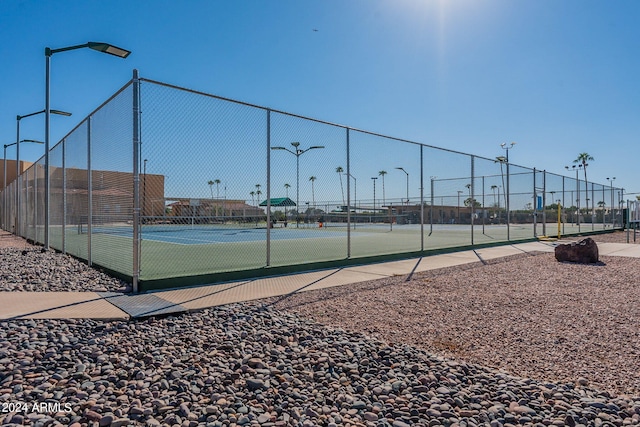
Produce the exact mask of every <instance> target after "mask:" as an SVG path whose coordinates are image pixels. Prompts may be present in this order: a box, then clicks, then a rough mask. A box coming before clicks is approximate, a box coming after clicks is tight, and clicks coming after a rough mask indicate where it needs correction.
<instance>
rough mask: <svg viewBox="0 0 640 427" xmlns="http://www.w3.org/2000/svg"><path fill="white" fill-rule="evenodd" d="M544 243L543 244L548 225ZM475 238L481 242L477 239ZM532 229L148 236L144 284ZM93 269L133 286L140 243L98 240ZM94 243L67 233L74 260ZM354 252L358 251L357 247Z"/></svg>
mask: <svg viewBox="0 0 640 427" xmlns="http://www.w3.org/2000/svg"><path fill="white" fill-rule="evenodd" d="M536 228H537V230H536V236H537V237H538V238H539V237H541V236H543V227H542V224H538V225H537V227H536ZM545 228H546V230H545V231H546V234H547V235H548V236H549V237H555V236H557V233H558V227H557V224H555V223H554V224H547V225H546V227H545ZM562 229H563V231H564V234H565V235H572V234H578V233H583V234H584V233H591V232H603V231H611V228H605V227H603V226H602V224H596V225H594V227H592V226H591V224H589V225H587V226H585V225H584V224H583V225H582V226H581V227H580V229H578V227H577V226H576V225H572V224H563V227H562ZM472 236H473V238H472ZM536 236H534V230H533V225H532V224H525V225H511V226H510V227H509V236H508V237H509V239H507V227H506V226H505V225H491V226H489V225H485V226H484V227H483V226H482V225H474V227H473V234H472V227H471V226H470V225H456V224H444V225H433V227H431V226H430V225H429V224H425V225H424V227H423V228H422V232H421V227H420V225H419V224H412V225H396V224H394V225H393V227H390V226H389V224H356V226H355V229H354V228H353V226H352V228H351V230H350V233H347V228H346V226H335V225H334V226H331V225H329V227H323V228H320V227H318V225H317V224H300V227H299V228H296V227H295V224H293V225H290V227H289V228H288V229H283V228H274V229H271V230H270V231H269V237H270V241H269V243H268V242H267V229H266V227H260V226H259V227H256V228H253V229H234V228H229V229H223V230H222V231H221V230H209V232H208V233H207V232H206V231H203V230H202V229H194V230H186V231H184V232H182V231H181V232H168V233H163V232H145V231H144V227H143V232H142V235H141V237H142V240H141V242H140V276H139V280H140V282H141V283H145V282H146V283H147V287H148V288H149V289H150V288H153V287H156V286H161V287H178V286H182V285H184V284H204V283H212V282H219V281H225V280H231V279H234V278H247V277H252V276H254V277H257V276H264V275H270V274H282V273H286V272H290V271H300V270H304V269H313V268H323V267H328V266H336V265H347V264H354V263H365V262H371V261H381V260H384V259H393V258H402V257H414V256H420V255H422V254H428V253H434V252H438V251H452V250H454V249H457V248H459V249H469V248H473V247H482V246H488V245H499V244H506V243H509V242H516V241H526V240H532V239H535V238H536ZM90 237H91V251H90V255H91V262H92V264H93V265H95V266H97V267H103V268H105V269H108V270H110V271H112V272H115V273H116V274H118V275H121V276H122V277H123V278H125V279H130V278H131V277H132V275H133V258H134V257H133V239H132V238H131V235H127V234H126V233H118V234H110V233H100V232H94V233H92V234H91V236H90ZM61 240H62V239H61V234H60V229H57V230H56V229H55V228H52V230H51V242H52V246H54V247H55V246H56V245H55V243H56V242H61ZM88 240H89V235H87V234H85V233H78V231H77V230H76V229H74V228H67V230H66V233H65V250H66V252H68V253H70V254H72V255H74V256H77V257H79V258H82V259H88V258H89V249H88ZM349 246H350V247H349Z"/></svg>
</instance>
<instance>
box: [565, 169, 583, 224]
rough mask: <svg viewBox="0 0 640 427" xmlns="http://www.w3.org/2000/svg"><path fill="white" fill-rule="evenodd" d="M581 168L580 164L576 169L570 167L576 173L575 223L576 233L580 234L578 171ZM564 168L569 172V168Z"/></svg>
mask: <svg viewBox="0 0 640 427" xmlns="http://www.w3.org/2000/svg"><path fill="white" fill-rule="evenodd" d="M581 167H582V165H581V164H580V165H578V167H577V168H576V165H571V169H574V170H575V171H576V210H577V211H578V218H577V219H576V223H577V224H578V233H579V232H580V177H579V176H578V171H579V170H580V168H581ZM564 168H565V169H566V170H570V169H569V166H565V167H564Z"/></svg>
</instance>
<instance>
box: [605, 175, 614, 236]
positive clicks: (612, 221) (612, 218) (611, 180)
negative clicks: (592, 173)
mask: <svg viewBox="0 0 640 427" xmlns="http://www.w3.org/2000/svg"><path fill="white" fill-rule="evenodd" d="M615 180H616V177H615V176H614V177H613V178H611V179H609V178H607V181H609V185H610V186H611V190H610V191H611V228H614V227H615V226H616V217H615V215H614V213H613V208H614V206H613V181H615Z"/></svg>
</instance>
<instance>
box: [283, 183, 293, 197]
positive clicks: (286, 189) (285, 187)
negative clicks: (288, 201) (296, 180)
mask: <svg viewBox="0 0 640 427" xmlns="http://www.w3.org/2000/svg"><path fill="white" fill-rule="evenodd" d="M289 188H291V185H289V184H285V185H284V189H285V191H286V192H287V197H289Z"/></svg>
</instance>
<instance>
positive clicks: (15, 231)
mask: <svg viewBox="0 0 640 427" xmlns="http://www.w3.org/2000/svg"><path fill="white" fill-rule="evenodd" d="M21 142H33V143H35V144H44V142H42V141H36V140H35V139H23V140H22V141H16V142H12V143H11V144H4V166H3V169H4V178H3V181H2V183H3V184H2V185H3V192H2V194H3V195H4V196H3V199H4V202H5V203H4V207H5V208H4V215H3V221H2V222H3V225H4V226H5V227H6V224H5V223H4V222H5V218H6V214H7V208H6V206H7V203H6V201H7V199H6V197H7V192H6V191H5V190H6V189H7V147H11V146H12V145H15V146H16V149H17V147H19V146H20V143H21ZM16 156H17V155H16ZM17 164H18V163H17V160H16V176H15V180H16V192H17V191H18V187H17V184H18V182H20V180H19V179H18V175H20V172H19V168H18V166H17ZM18 200H19V199H17V201H18ZM18 206H19V205H16V208H15V209H16V219H17V218H18V217H19V216H20V212H19V211H18ZM7 231H9V230H7ZM16 233H17V230H14V234H16Z"/></svg>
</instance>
